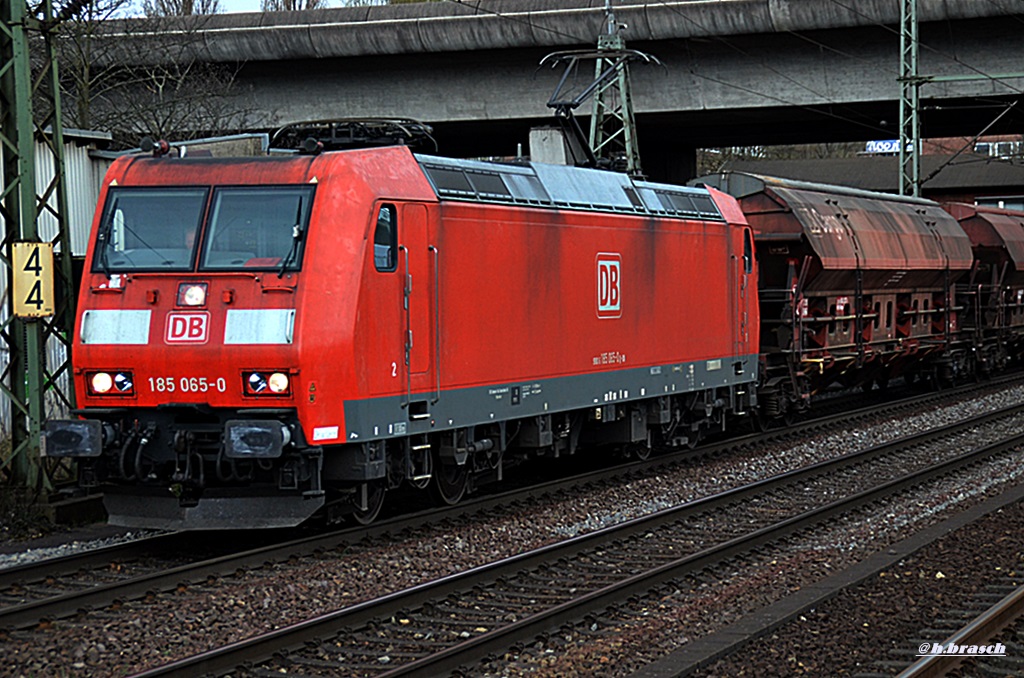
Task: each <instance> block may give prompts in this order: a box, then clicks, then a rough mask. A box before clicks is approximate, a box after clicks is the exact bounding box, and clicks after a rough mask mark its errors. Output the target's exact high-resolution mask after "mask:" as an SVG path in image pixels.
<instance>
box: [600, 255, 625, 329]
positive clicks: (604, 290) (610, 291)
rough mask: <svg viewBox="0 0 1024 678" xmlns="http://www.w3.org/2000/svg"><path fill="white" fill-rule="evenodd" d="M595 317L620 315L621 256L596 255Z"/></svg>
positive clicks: (616, 316) (617, 316) (615, 316)
mask: <svg viewBox="0 0 1024 678" xmlns="http://www.w3.org/2000/svg"><path fill="white" fill-rule="evenodd" d="M597 317H598V318H620V317H622V256H621V255H618V254H612V253H609V252H600V253H599V254H598V255H597Z"/></svg>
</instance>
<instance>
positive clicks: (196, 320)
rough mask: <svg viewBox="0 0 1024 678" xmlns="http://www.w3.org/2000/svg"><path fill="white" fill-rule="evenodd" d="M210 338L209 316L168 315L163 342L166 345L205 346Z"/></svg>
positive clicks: (204, 312)
mask: <svg viewBox="0 0 1024 678" xmlns="http://www.w3.org/2000/svg"><path fill="white" fill-rule="evenodd" d="M209 336H210V314H209V313H208V312H206V311H202V312H198V313H168V314H167V331H166V332H165V333H164V341H166V342H167V343H168V344H205V343H206V340H207V338H209Z"/></svg>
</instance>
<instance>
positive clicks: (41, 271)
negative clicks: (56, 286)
mask: <svg viewBox="0 0 1024 678" xmlns="http://www.w3.org/2000/svg"><path fill="white" fill-rule="evenodd" d="M12 255H13V256H12V257H11V264H12V268H13V269H14V285H13V292H14V315H16V316H18V317H21V318H44V317H46V316H51V315H53V245H52V244H51V243H48V242H16V243H14V244H13V251H12Z"/></svg>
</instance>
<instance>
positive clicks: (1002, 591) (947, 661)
mask: <svg viewBox="0 0 1024 678" xmlns="http://www.w3.org/2000/svg"><path fill="white" fill-rule="evenodd" d="M992 597H998V602H996V603H995V604H994V605H992V606H991V607H989V608H988V609H985V610H984V611H983V612H981V613H980V614H977V615H976V616H973V615H975V614H976V613H975V612H974V611H971V610H962V611H961V612H962V619H961V620H960V621H959V622H954V621H953V620H946V621H945V623H940V624H938V625H936V626H939V627H948V626H953V629H948V628H934V629H927V630H926V631H925V632H924V633H922V635H924V634H925V633H927V634H928V635H929V636H930V637H932V638H936V639H937V640H935V641H928V640H923V639H919V654H920V655H922V656H921V658H920V659H919V660H918V661H916V662H915V663H914V664H913V665H911V666H910V667H908V668H907V669H906V670H904V671H902V672H900V674H899V676H898V678H938V677H939V676H946V675H958V676H1019V675H1021V674H1022V673H1024V657H1022V656H1021V653H1020V651H1021V649H1022V645H1021V639H1022V638H1024V586H1020V582H1015V583H1014V584H1013V585H1011V584H1003V585H1001V586H998V587H991V589H990V590H989V591H988V592H987V593H984V594H981V595H979V596H977V597H976V598H975V602H976V603H977V604H979V605H980V604H982V603H983V602H984V601H985V600H986V598H992ZM957 623H960V624H962V626H961V627H960V628H956V626H955V624H957ZM950 630H952V631H953V632H952V633H949V631H950ZM944 631H945V633H944ZM940 634H941V635H940ZM1007 648H1009V649H1007ZM979 651H980V652H981V654H979Z"/></svg>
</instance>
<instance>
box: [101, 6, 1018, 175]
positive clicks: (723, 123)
mask: <svg viewBox="0 0 1024 678" xmlns="http://www.w3.org/2000/svg"><path fill="white" fill-rule="evenodd" d="M919 3H920V6H919V16H920V18H921V21H922V25H921V31H920V34H921V40H922V44H923V47H922V49H921V67H920V72H921V73H922V74H932V75H958V74H977V73H989V74H994V73H1008V72H1014V71H1017V70H1020V66H1019V65H1020V64H1021V63H1024V58H1022V57H1024V41H1022V40H1020V27H1021V25H1022V24H1021V23H1020V22H1019V21H1017V20H1009V19H1011V18H1012V17H1016V19H1019V18H1020V15H1021V14H1024V0H991V1H987V2H949V1H948V0H919ZM615 13H616V18H617V19H618V20H619V21H621V22H622V23H626V24H628V29H627V30H626V33H625V36H626V39H627V41H628V42H629V46H630V47H632V48H636V49H640V50H643V51H645V52H648V53H651V54H654V55H656V56H657V57H658V58H659V59H661V60H662V62H663V63H664V64H665V68H664V69H662V68H658V67H651V66H646V67H635V68H634V69H633V71H632V80H633V96H634V103H635V106H636V111H637V121H638V125H639V128H640V130H639V131H640V135H639V144H640V150H641V153H642V154H643V155H644V158H645V161H644V164H645V167H647V166H649V165H650V164H651V163H650V162H649V159H651V158H652V155H654V156H658V155H659V154H661V155H664V154H665V153H669V154H671V155H676V154H678V153H679V152H690V153H692V149H693V148H694V147H696V146H726V145H742V144H751V143H765V144H770V143H792V142H795V141H807V142H811V141H835V140H859V139H884V138H895V137H897V136H898V122H897V114H898V109H897V101H898V97H899V85H898V82H897V77H898V72H899V37H898V26H899V3H898V2H896V1H895V0H863V1H859V2H857V3H835V2H832V1H831V0H719V1H717V2H692V1H691V2H685V1H683V2H680V1H674V2H673V1H672V0H667V1H666V2H660V1H656V2H655V1H652V2H646V1H642V0H641V1H635V2H629V0H626V2H625V3H622V4H619V3H616V4H615ZM603 18H604V2H603V0H563V2H560V3H559V7H558V8H556V9H552V8H551V7H550V3H549V2H545V1H544V0H491V1H490V2H487V1H484V0H479V1H478V2H476V3H473V4H471V3H421V4H408V5H407V4H403V5H391V6H384V7H368V8H345V9H333V10H321V11H316V12H309V13H287V12H282V13H266V14H252V15H245V14H243V15H220V16H213V17H204V18H202V19H201V20H200V22H199V23H195V24H194V25H192V27H191V29H190V30H191V31H193V33H192V37H191V40H192V43H191V44H192V46H191V47H190V49H195V50H198V53H199V54H201V55H203V57H204V58H206V59H211V60H214V61H228V62H237V63H240V64H241V66H240V69H239V71H238V76H237V80H238V83H239V85H240V89H241V91H243V92H244V93H245V96H246V97H248V98H249V102H250V105H252V104H254V107H255V109H256V111H257V114H256V116H255V118H254V120H253V124H254V125H256V126H265V127H273V126H276V125H278V124H281V123H284V122H289V121H295V120H302V119H318V118H330V117H414V118H417V119H420V120H423V121H426V122H429V123H431V124H433V125H434V126H435V128H436V129H437V130H438V136H439V140H440V141H441V144H442V146H441V150H442V152H444V153H451V154H453V155H508V154H511V153H513V152H514V151H515V149H516V147H517V145H518V144H524V146H525V144H526V141H527V136H528V129H529V127H530V126H532V125H536V124H544V123H546V122H548V121H549V120H550V115H551V113H550V111H549V109H547V108H546V106H545V104H546V102H547V100H548V97H549V96H550V94H551V91H552V89H553V88H554V85H555V83H556V81H557V78H558V74H556V73H553V72H548V71H540V72H537V64H538V62H539V61H540V59H541V58H542V57H543V56H544V55H545V54H547V53H548V52H550V51H554V50H556V49H567V48H578V47H585V46H590V45H592V44H593V41H594V39H595V38H596V36H597V34H598V32H599V30H600V28H601V22H602V21H603ZM124 26H128V24H124ZM114 33H117V31H114ZM169 34H173V30H171V31H170V33H167V32H166V31H165V37H166V35H169ZM120 35H121V38H123V40H124V45H125V47H126V49H132V45H133V44H136V43H135V42H134V41H135V40H136V39H138V38H139V37H140V35H141V34H140V33H139V32H138V31H134V32H133V31H132V30H129V29H128V28H124V30H122V32H121V33H120ZM108 37H113V36H108ZM145 54H149V56H148V57H146V56H145ZM143 55H144V57H143V58H159V50H152V51H150V52H148V53H143ZM582 77H589V74H583V76H582ZM1021 91H1024V80H1008V81H992V80H982V81H974V82H958V83H946V84H943V85H927V86H925V87H923V89H922V98H923V100H924V101H925V102H926V106H927V105H929V104H935V103H936V102H940V103H941V104H942V106H943V108H942V110H939V109H932V110H929V109H927V108H926V110H925V112H924V114H923V118H922V119H923V124H924V132H925V134H930V135H933V136H939V135H947V134H975V133H977V132H978V131H980V129H981V128H982V127H984V125H986V124H988V122H989V121H990V120H991V119H992V118H994V117H995V115H996V114H997V113H998V110H997V109H996V108H991V109H989V108H985V107H979V106H978V105H977V104H978V102H977V98H978V97H984V98H985V105H989V104H991V105H992V106H993V107H997V106H1001V105H1005V102H1006V101H1008V100H1013V99H1016V98H1017V96H1019V94H1020V93H1021ZM966 102H970V103H972V105H973V108H970V109H959V110H954V107H956V106H958V105H959V104H962V103H966ZM1022 116H1024V111H1022V112H1021V113H1020V114H1015V115H1011V116H1007V118H1008V119H1007V120H1006V121H1005V124H1006V125H1016V126H1017V127H1018V128H1019V127H1021V126H1022V120H1024V118H1022ZM456 128H457V130H458V132H457V133H456V132H455V131H454V130H455V129H456ZM666 149H671V150H666ZM662 160H666V159H664V158H662V159H656V160H655V162H654V164H655V165H659V164H665V163H664V162H662ZM666 162H669V161H668V160H666ZM673 162H674V161H673ZM662 178H668V177H662ZM673 178H678V177H673Z"/></svg>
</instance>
